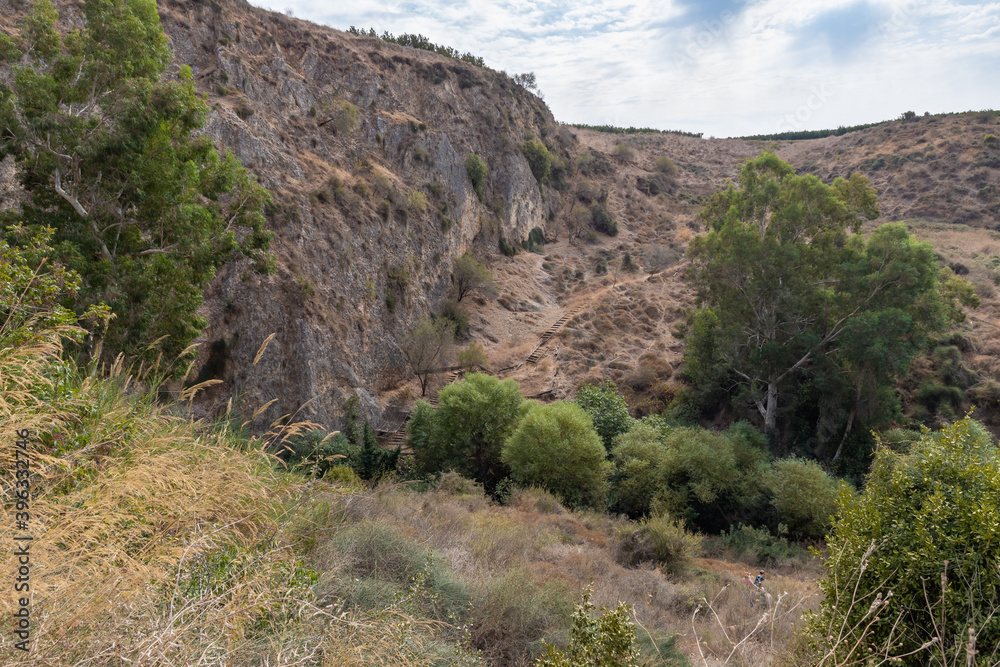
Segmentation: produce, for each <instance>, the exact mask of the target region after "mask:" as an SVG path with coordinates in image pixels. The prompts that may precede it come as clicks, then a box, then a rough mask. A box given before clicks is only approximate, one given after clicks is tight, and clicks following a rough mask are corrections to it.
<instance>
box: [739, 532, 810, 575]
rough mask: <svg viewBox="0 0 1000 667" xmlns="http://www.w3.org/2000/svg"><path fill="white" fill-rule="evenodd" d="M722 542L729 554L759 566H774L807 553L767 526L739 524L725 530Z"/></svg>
mask: <svg viewBox="0 0 1000 667" xmlns="http://www.w3.org/2000/svg"><path fill="white" fill-rule="evenodd" d="M720 539H721V542H722V544H723V545H725V547H726V549H727V550H728V552H729V553H728V554H727V556H728V557H729V558H731V559H738V560H739V561H741V562H744V563H750V564H752V565H756V566H758V567H774V566H776V565H779V564H782V563H786V562H788V561H790V560H793V559H796V558H801V557H802V555H803V554H804V553H805V552H804V550H803V549H801V548H795V547H793V546H792V545H791V544H790V543H789V542H788V540H786V539H785V538H783V537H775V536H774V535H772V534H771V531H769V530H768V529H767V528H754V527H752V526H746V525H744V524H742V523H741V524H739V525H737V526H734V527H731V528H730V529H729V531H728V532H727V531H723V532H722V535H721V536H720Z"/></svg>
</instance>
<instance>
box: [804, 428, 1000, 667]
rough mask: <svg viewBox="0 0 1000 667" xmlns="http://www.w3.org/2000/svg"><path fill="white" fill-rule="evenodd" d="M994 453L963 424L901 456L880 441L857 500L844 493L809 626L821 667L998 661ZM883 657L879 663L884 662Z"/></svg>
mask: <svg viewBox="0 0 1000 667" xmlns="http://www.w3.org/2000/svg"><path fill="white" fill-rule="evenodd" d="M998 534H1000V455H998V452H997V448H996V446H995V445H994V444H993V440H992V437H991V436H990V435H989V433H987V432H986V430H985V429H984V428H983V427H982V426H981V425H979V424H978V423H977V422H975V421H973V420H971V419H969V418H966V419H963V420H960V421H958V422H956V423H954V424H952V425H950V426H946V427H944V428H943V429H941V431H940V432H937V433H931V432H929V431H924V433H923V434H922V436H921V437H920V439H919V440H918V441H917V442H915V443H912V444H911V445H910V447H909V450H908V452H907V453H900V452H896V451H893V450H892V449H891V448H890V447H888V446H883V445H880V446H879V448H878V451H877V453H876V456H875V461H874V464H873V466H872V472H871V474H870V475H869V477H868V481H867V485H866V487H865V489H864V492H863V493H862V494H861V495H860V496H854V495H851V494H849V493H846V492H845V493H842V494H841V496H840V500H839V511H838V515H837V518H836V520H835V523H834V526H833V531H832V533H831V535H830V537H829V538H828V539H827V545H828V547H829V553H830V555H829V557H828V558H827V560H826V563H825V567H826V570H827V577H826V578H825V579H823V580H822V581H821V582H820V588H821V590H822V592H823V596H824V598H823V601H822V603H821V604H820V608H819V611H818V612H817V614H816V615H815V616H813V617H812V618H811V619H810V624H809V630H810V635H811V637H812V639H813V642H814V648H816V649H817V651H818V656H817V657H818V658H824V657H825V660H824V664H837V665H853V664H858V665H861V664H870V660H871V658H872V657H873V656H879V657H880V658H882V659H883V661H885V662H898V663H901V664H904V665H914V666H916V665H928V664H934V665H953V664H975V665H987V664H989V665H992V664H996V661H997V658H998V657H1000V649H998V648H997V647H1000V617H998V616H997V610H998V608H1000V570H998V568H997V562H1000V539H998ZM886 658H887V659H888V660H885V659H886Z"/></svg>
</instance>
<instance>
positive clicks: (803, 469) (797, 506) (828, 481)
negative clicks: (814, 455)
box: [765, 458, 841, 537]
mask: <svg viewBox="0 0 1000 667" xmlns="http://www.w3.org/2000/svg"><path fill="white" fill-rule="evenodd" d="M765 483H766V484H767V487H768V488H769V490H770V492H771V494H772V496H773V500H772V501H771V502H772V503H773V504H774V506H775V508H776V509H777V510H778V516H779V518H780V520H781V521H782V523H785V524H787V525H788V528H789V530H790V531H791V532H792V534H793V535H798V536H799V537H823V536H824V535H825V534H826V531H827V529H828V528H829V527H830V520H831V518H832V517H833V513H834V511H835V510H836V505H837V493H838V491H839V488H840V484H841V483H840V482H838V481H837V480H836V479H834V478H833V477H830V476H829V475H828V474H826V472H825V471H824V470H823V469H822V468H820V467H819V464H818V463H816V462H815V461H807V460H805V459H798V458H790V459H782V460H780V461H775V462H774V464H773V465H772V467H771V472H770V473H769V474H768V476H767V478H766V482H765Z"/></svg>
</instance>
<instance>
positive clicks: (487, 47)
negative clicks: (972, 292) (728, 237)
mask: <svg viewBox="0 0 1000 667" xmlns="http://www.w3.org/2000/svg"><path fill="white" fill-rule="evenodd" d="M251 1H252V2H253V4H257V5H259V6H264V7H270V8H271V9H274V10H276V11H287V12H290V13H292V14H294V15H295V16H297V17H299V18H303V19H307V20H310V21H314V22H316V23H323V24H326V25H329V26H332V27H335V28H341V29H346V28H347V27H348V26H351V25H354V26H357V27H359V28H362V27H363V28H368V27H374V28H375V29H376V30H377V31H378V32H379V33H381V32H382V31H384V30H388V31H389V32H391V33H393V34H399V33H403V32H411V33H422V34H424V35H426V36H427V37H429V38H430V39H431V41H433V42H437V43H439V44H447V45H449V46H452V47H454V48H456V49H459V50H460V51H463V52H464V51H470V52H472V53H474V54H476V55H479V56H482V57H483V58H484V59H485V60H486V64H487V65H488V66H490V67H492V68H494V69H498V70H506V71H507V72H508V73H511V74H513V73H517V72H528V71H532V72H535V74H536V75H537V77H538V86H539V89H540V90H541V91H542V94H543V96H544V98H545V101H546V102H547V103H548V104H549V106H550V107H551V109H552V111H553V113H554V114H555V117H556V119H557V120H560V121H564V122H573V123H589V124H603V123H609V124H613V125H623V126H629V125H635V126H648V127H656V128H661V129H681V130H687V131H693V132H704V133H705V136H716V137H727V136H739V135H746V134H758V133H770V132H776V131H787V130H800V129H822V128H829V127H837V126H838V125H853V124H858V123H865V122H874V121H879V120H885V119H889V118H894V117H897V116H899V115H900V114H901V113H902V112H904V111H907V110H913V111H916V112H917V113H920V114H922V113H923V112H925V111H930V112H931V113H936V112H943V111H966V110H969V109H976V110H978V109H986V108H991V109H1000V99H998V97H1000V2H986V1H983V2H976V1H972V0H964V1H963V0H846V1H843V0H794V1H793V0H592V1H590V2H574V1H572V0H389V1H386V2H378V1H376V0H352V1H350V2H345V1H344V0H333V1H331V0H273V1H269V0H251Z"/></svg>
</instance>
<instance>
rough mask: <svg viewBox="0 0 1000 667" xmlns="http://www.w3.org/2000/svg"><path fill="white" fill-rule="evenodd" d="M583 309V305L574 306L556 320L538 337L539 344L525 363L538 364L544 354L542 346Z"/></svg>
mask: <svg viewBox="0 0 1000 667" xmlns="http://www.w3.org/2000/svg"><path fill="white" fill-rule="evenodd" d="M582 309H583V306H577V307H576V308H574V309H573V310H571V311H570V312H568V313H566V314H565V315H563V316H562V317H560V318H559V319H558V320H557V321H556V323H555V324H553V325H552V326H551V327H549V328H548V329H547V330H546V331H545V333H543V334H542V335H541V337H540V338H539V339H538V345H536V346H535V349H534V350H532V351H531V354H530V355H528V359H527V360H526V361H525V362H524V363H526V364H537V363H538V362H539V361H540V360H541V358H542V356H543V352H542V348H543V347H545V345H546V344H547V343H548V342H549V341H550V340H552V339H553V338H554V337H555V335H556V334H557V333H559V332H560V331H562V328H563V327H564V326H566V324H567V323H568V322H569V321H570V320H571V319H573V318H574V317H576V314H577V313H579V312H580V310H582Z"/></svg>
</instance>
